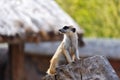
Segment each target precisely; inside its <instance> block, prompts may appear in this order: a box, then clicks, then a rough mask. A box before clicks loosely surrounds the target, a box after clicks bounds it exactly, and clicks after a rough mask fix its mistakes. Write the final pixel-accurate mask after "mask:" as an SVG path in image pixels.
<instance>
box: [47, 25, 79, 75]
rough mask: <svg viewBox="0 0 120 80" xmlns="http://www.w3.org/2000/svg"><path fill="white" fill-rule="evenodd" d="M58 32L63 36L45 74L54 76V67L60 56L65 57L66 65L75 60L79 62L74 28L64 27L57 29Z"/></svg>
mask: <svg viewBox="0 0 120 80" xmlns="http://www.w3.org/2000/svg"><path fill="white" fill-rule="evenodd" d="M59 32H60V33H62V34H63V35H64V38H63V41H62V42H61V44H60V45H59V47H58V48H57V50H56V52H55V54H54V55H53V57H52V59H51V60H50V67H49V69H48V70H47V72H46V73H48V74H49V75H52V74H55V72H56V70H55V69H56V67H57V66H58V62H59V60H60V58H61V57H63V56H62V55H64V56H65V58H66V60H67V62H68V63H71V62H73V61H75V60H79V59H80V58H79V52H78V36H77V31H76V28H74V27H73V26H64V27H63V28H62V29H59Z"/></svg>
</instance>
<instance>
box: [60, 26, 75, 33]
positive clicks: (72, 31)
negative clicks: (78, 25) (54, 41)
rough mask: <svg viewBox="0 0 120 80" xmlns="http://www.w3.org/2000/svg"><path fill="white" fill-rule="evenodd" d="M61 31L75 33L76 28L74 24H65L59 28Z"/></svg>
mask: <svg viewBox="0 0 120 80" xmlns="http://www.w3.org/2000/svg"><path fill="white" fill-rule="evenodd" d="M59 32H60V33H62V34H71V33H75V32H76V29H75V28H74V27H73V26H64V27H63V28H62V29H59Z"/></svg>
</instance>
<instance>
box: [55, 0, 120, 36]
mask: <svg viewBox="0 0 120 80" xmlns="http://www.w3.org/2000/svg"><path fill="white" fill-rule="evenodd" d="M56 1H57V3H58V4H59V5H60V6H61V7H62V8H63V9H64V10H65V11H66V12H67V13H68V14H69V15H70V16H71V17H72V18H73V19H74V20H75V21H76V22H77V23H78V24H79V25H80V26H82V28H84V30H85V36H86V37H101V38H120V36H119V34H120V0H110V1H108V0H74V1H71V0H66V1H64V0H56Z"/></svg>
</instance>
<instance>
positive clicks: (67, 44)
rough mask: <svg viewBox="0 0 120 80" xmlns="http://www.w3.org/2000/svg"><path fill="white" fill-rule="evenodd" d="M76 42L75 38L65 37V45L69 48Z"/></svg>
mask: <svg viewBox="0 0 120 80" xmlns="http://www.w3.org/2000/svg"><path fill="white" fill-rule="evenodd" d="M75 44H76V42H75V40H74V39H70V38H65V40H64V47H65V48H67V49H70V48H72V47H74V45H75Z"/></svg>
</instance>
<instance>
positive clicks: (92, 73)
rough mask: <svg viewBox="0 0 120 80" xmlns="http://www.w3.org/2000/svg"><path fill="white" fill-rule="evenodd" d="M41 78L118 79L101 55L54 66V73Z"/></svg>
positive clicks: (62, 79) (48, 79)
mask: <svg viewBox="0 0 120 80" xmlns="http://www.w3.org/2000/svg"><path fill="white" fill-rule="evenodd" d="M43 80H120V79H119V77H118V76H117V74H116V72H115V71H114V69H113V68H112V66H111V65H110V63H109V62H108V60H107V59H106V58H105V57H103V56H93V57H88V58H85V59H83V60H79V61H75V62H73V63H70V64H68V65H62V66H59V67H58V68H56V74H55V75H53V76H50V75H46V76H45V77H44V78H43Z"/></svg>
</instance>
